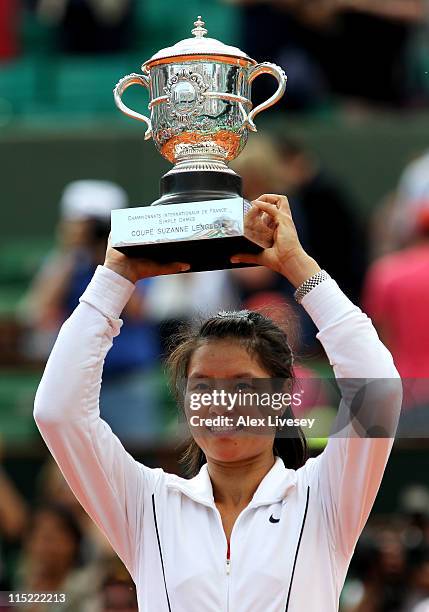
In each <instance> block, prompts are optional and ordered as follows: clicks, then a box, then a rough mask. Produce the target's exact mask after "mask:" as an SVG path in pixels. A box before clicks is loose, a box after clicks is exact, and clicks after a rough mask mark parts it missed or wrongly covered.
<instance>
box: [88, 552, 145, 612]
mask: <svg viewBox="0 0 429 612" xmlns="http://www.w3.org/2000/svg"><path fill="white" fill-rule="evenodd" d="M80 612H138V605H137V595H136V587H135V584H134V582H133V580H132V578H131V576H130V575H129V573H128V571H127V570H126V568H125V566H124V565H123V564H122V563H121V562H120V561H119V559H118V558H115V559H112V560H111V561H109V562H108V563H106V564H104V566H103V580H102V582H101V585H100V588H99V592H98V593H97V595H96V597H95V598H94V599H93V600H92V601H89V602H88V603H87V604H86V605H85V606H84V607H83V609H82V610H81V611H80Z"/></svg>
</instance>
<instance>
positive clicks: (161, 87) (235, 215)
mask: <svg viewBox="0 0 429 612" xmlns="http://www.w3.org/2000/svg"><path fill="white" fill-rule="evenodd" d="M194 26H195V27H194V29H193V30H192V34H193V38H188V39H185V40H182V41H180V42H178V43H177V44H175V45H173V46H172V47H168V48H166V49H162V50H161V51H159V52H158V53H156V54H155V55H153V56H152V57H151V58H150V59H149V60H147V61H146V62H144V63H143V64H142V67H141V68H142V73H141V74H136V73H134V74H130V75H127V76H125V77H123V78H122V79H121V80H120V81H119V82H118V84H117V85H116V87H115V89H114V99H115V103H116V105H117V107H118V108H119V109H120V110H121V111H122V112H123V113H124V114H126V115H128V116H129V117H132V118H133V119H137V120H139V121H142V122H144V123H145V124H146V126H147V128H146V132H145V139H146V140H148V139H150V138H153V140H154V143H155V146H156V148H157V149H158V151H159V152H160V153H161V155H162V156H163V157H164V158H165V159H167V160H168V161H169V162H171V163H172V164H173V168H172V169H171V170H170V171H169V172H167V173H166V174H165V175H164V176H163V177H162V178H161V197H160V198H159V199H158V200H156V201H155V202H153V203H152V206H159V205H164V206H176V207H177V206H179V205H180V206H181V207H182V208H181V210H180V214H179V210H178V209H177V208H176V209H171V210H170V209H168V211H167V210H166V209H163V210H162V212H160V214H161V217H162V218H161V217H156V218H157V221H156V222H155V225H154V227H153V228H152V225H151V219H152V217H149V216H148V214H147V213H146V215H145V214H143V213H142V217H141V219H140V221H141V224H140V225H141V227H140V230H139V233H138V234H136V233H134V234H132V231H133V230H132V229H131V226H132V225H133V224H132V223H131V222H128V226H127V223H126V219H125V216H126V212H125V211H115V213H114V215H112V245H113V246H114V247H115V248H118V249H119V250H122V251H123V252H126V253H127V254H128V255H130V256H134V257H147V258H154V259H156V260H157V261H172V259H174V260H176V261H178V260H180V261H189V262H190V263H191V265H192V271H196V270H198V269H200V270H203V269H219V268H225V267H233V266H232V264H231V263H230V262H229V257H230V255H232V254H234V253H236V252H239V251H243V250H244V251H248V252H257V251H260V250H261V249H262V248H266V247H267V246H270V245H269V244H268V243H267V238H266V231H262V232H258V231H257V228H255V227H253V228H249V227H248V226H247V227H245V226H246V220H245V216H246V213H247V212H248V210H249V207H250V204H249V203H248V202H246V201H245V200H243V197H242V185H241V178H240V176H239V175H237V174H236V173H235V172H234V171H233V170H232V169H231V168H229V167H228V162H230V161H231V160H233V159H235V158H236V157H237V156H238V155H239V154H240V152H241V151H242V150H243V148H244V146H245V145H246V142H247V139H248V135H249V131H256V126H255V123H254V118H255V117H256V115H257V114H258V113H260V112H261V111H263V110H265V109H267V108H269V107H270V106H272V105H273V104H275V103H276V102H278V100H280V98H281V97H282V96H283V94H284V91H285V87H286V75H285V73H284V71H283V70H282V69H281V68H280V67H279V66H276V65H275V64H271V63H269V62H263V63H260V64H258V63H257V62H256V61H255V60H253V59H252V58H250V57H249V56H248V55H246V54H245V53H244V52H243V51H241V50H240V49H238V48H237V47H231V46H228V45H225V44H224V43H222V42H220V41H218V40H216V39H213V38H206V34H207V30H206V28H205V27H204V26H205V24H204V22H203V21H202V20H201V17H198V19H197V21H196V22H195V23H194ZM261 74H270V75H272V76H274V77H275V78H276V79H277V81H278V87H277V90H276V92H275V93H274V94H273V95H272V96H271V97H270V98H269V99H268V100H266V101H265V102H263V103H262V104H260V105H259V106H257V107H256V108H253V105H252V102H251V85H252V82H253V81H254V79H255V78H256V77H257V76H259V75H261ZM135 84H137V85H141V86H143V87H145V88H147V89H148V90H149V97H150V101H149V105H148V108H149V110H150V118H149V117H147V116H145V115H143V114H141V113H138V112H136V111H134V110H132V109H130V108H128V107H127V106H126V105H125V104H124V102H123V100H122V95H123V93H124V92H125V90H126V89H127V88H128V87H130V86H131V85H135ZM221 201H222V205H219V206H215V204H214V203H215V202H218V203H219V202H221ZM196 202H200V203H205V205H206V206H205V208H201V207H200V209H199V210H200V214H199V215H198V214H196V215H195V214H192V215H190V214H189V215H187V213H186V212H185V209H183V205H185V204H190V205H191V207H190V208H191V209H192V211H190V212H192V213H195V205H193V204H194V203H196ZM227 202H228V203H227ZM210 204H212V206H210ZM225 207H226V208H225ZM133 210H134V211H136V210H142V209H133ZM175 210H176V212H177V213H178V214H177V215H174V214H173V213H174V211H175ZM129 216H133V217H136V216H138V215H129ZM167 216H169V218H170V221H171V226H172V227H173V228H177V229H179V233H177V232H176V233H175V232H174V231H172V232H170V235H165V232H161V231H159V226H163V227H164V229H165V226H166V225H168V219H167ZM181 218H182V220H183V219H184V218H187V219H188V222H186V223H187V225H186V227H188V230H187V231H183V230H180V228H179V226H180V223H181ZM190 219H193V221H189V220H190ZM156 224H158V226H157V225H156ZM182 225H183V224H182ZM143 226H144V227H143ZM133 227H135V223H134V225H133ZM157 227H158V231H157ZM151 228H152V229H153V230H154V232H152V233H151V232H150V231H149V230H150V229H151ZM265 229H266V228H265ZM213 230H216V231H213ZM249 230H250V231H249ZM259 235H260V236H263V238H261V239H259V240H258V236H259ZM137 238H138V239H139V240H136V239H137ZM208 240H210V241H213V240H218V241H220V242H219V244H217V245H216V252H217V255H213V253H212V250H213V248H214V247H215V244H214V243H213V242H211V243H210V244H208ZM178 243H181V244H178ZM178 257H179V259H177V258H178Z"/></svg>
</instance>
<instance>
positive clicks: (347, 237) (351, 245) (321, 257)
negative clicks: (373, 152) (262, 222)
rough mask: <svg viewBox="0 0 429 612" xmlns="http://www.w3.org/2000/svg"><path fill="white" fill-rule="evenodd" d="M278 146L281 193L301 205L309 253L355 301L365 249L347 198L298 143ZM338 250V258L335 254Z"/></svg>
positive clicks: (289, 141)
mask: <svg viewBox="0 0 429 612" xmlns="http://www.w3.org/2000/svg"><path fill="white" fill-rule="evenodd" d="M277 144H278V149H279V155H280V161H281V169H282V179H283V193H287V194H288V196H290V197H291V199H292V201H294V202H296V203H297V204H298V205H299V210H300V213H301V216H302V218H303V220H304V223H305V231H306V234H305V244H306V248H307V250H308V252H309V253H310V254H311V256H312V257H314V258H316V259H317V261H320V262H321V264H320V265H321V266H322V267H323V268H325V269H326V270H327V271H328V272H329V273H330V274H332V275H333V276H335V278H336V279H337V282H338V284H339V285H340V287H341V288H342V290H343V291H344V292H345V293H346V295H347V296H348V297H349V298H350V299H351V300H353V301H354V302H359V299H360V293H361V286H362V281H363V276H364V272H365V268H366V251H367V247H366V239H365V234H364V231H363V228H362V225H361V223H360V220H359V219H358V218H357V216H356V215H355V214H354V211H353V202H352V199H351V197H350V196H349V194H348V193H347V191H346V190H345V189H344V188H343V187H342V186H341V185H340V183H339V181H338V180H337V179H336V178H335V177H334V176H332V175H331V174H329V173H328V172H326V171H325V170H324V169H323V167H322V165H321V163H320V161H319V160H318V159H317V157H316V155H314V154H313V153H311V152H310V151H309V150H307V149H306V148H305V147H304V146H303V145H302V144H301V143H299V142H298V141H294V140H292V139H288V138H280V139H278V141H277ZM338 247H339V248H341V253H342V256H341V257H338V255H337V253H338V251H337V248H338Z"/></svg>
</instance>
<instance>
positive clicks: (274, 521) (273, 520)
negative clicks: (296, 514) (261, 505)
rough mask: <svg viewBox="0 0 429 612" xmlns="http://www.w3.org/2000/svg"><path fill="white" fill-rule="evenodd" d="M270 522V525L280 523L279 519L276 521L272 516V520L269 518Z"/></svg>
mask: <svg viewBox="0 0 429 612" xmlns="http://www.w3.org/2000/svg"><path fill="white" fill-rule="evenodd" d="M269 521H270V523H279V522H280V519H279V518H278V519H276V518H274V517H273V515H271V516H270V518H269Z"/></svg>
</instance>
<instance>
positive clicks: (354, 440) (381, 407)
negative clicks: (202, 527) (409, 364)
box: [302, 279, 402, 561]
mask: <svg viewBox="0 0 429 612" xmlns="http://www.w3.org/2000/svg"><path fill="white" fill-rule="evenodd" d="M302 305H303V306H304V308H305V309H306V310H307V312H308V314H309V315H310V316H311V318H312V319H313V321H314V323H315V324H316V326H317V328H318V329H319V332H318V334H317V338H318V339H319V340H320V342H321V343H322V345H323V347H324V349H325V351H326V354H327V356H328V358H329V362H330V364H331V365H332V366H333V369H334V373H335V377H336V379H337V382H338V384H339V387H340V390H341V393H342V400H341V403H340V410H339V413H341V414H340V415H339V419H340V421H341V419H343V421H342V423H341V425H340V426H339V427H338V428H337V431H338V429H339V428H340V427H341V428H342V429H341V432H340V433H339V434H337V436H332V435H331V437H330V438H329V441H328V444H327V446H326V448H325V450H324V451H323V452H322V453H321V455H319V457H317V459H316V460H314V462H312V467H313V469H314V471H313V478H314V479H315V484H316V487H315V489H316V491H317V494H318V495H319V498H320V502H321V506H322V512H323V514H324V516H325V519H326V524H327V528H328V530H329V533H330V537H331V541H332V543H333V546H335V549H336V550H337V551H338V552H340V553H341V554H342V555H343V559H344V560H346V561H347V560H348V559H349V558H350V556H351V554H352V553H353V550H354V547H355V545H356V542H357V540H358V538H359V535H360V533H361V531H362V529H363V527H364V525H365V523H366V521H367V518H368V516H369V513H370V511H371V508H372V506H373V503H374V500H375V497H376V495H377V492H378V489H379V486H380V483H381V479H382V477H383V473H384V469H385V467H386V463H387V460H388V457H389V454H390V451H391V448H392V445H393V436H394V435H395V432H396V427H397V423H398V419H399V415H400V411H401V403H402V384H401V380H400V378H399V374H398V372H397V370H396V368H395V365H394V363H393V359H392V356H391V354H390V353H389V351H388V350H387V349H386V347H385V346H384V345H383V344H382V343H381V341H380V340H379V338H378V335H377V332H376V331H375V329H374V327H373V325H372V323H371V320H370V319H369V318H368V317H367V316H366V315H365V314H364V313H363V312H362V311H361V310H360V309H359V308H358V307H357V306H355V305H354V304H353V303H352V302H351V301H350V300H349V299H348V298H347V297H346V296H345V295H344V293H343V292H342V291H341V290H340V288H339V287H338V285H337V283H336V282H335V281H334V280H333V279H329V280H326V281H324V282H322V283H320V285H318V286H316V287H315V288H314V289H312V290H311V291H310V292H309V293H308V294H307V295H306V296H304V298H303V300H302ZM356 400H358V401H356ZM350 408H352V410H350ZM351 412H352V414H354V415H357V418H355V419H353V422H352V421H351V420H350V414H351ZM344 416H345V420H344ZM363 421H364V423H362V422H363ZM371 423H376V424H377V425H378V426H380V425H381V426H382V427H383V428H384V430H385V431H387V432H388V434H387V435H383V437H381V436H380V437H370V436H367V435H363V436H362V435H357V434H356V432H357V431H358V430H359V428H360V426H361V425H362V424H363V425H364V427H363V430H365V429H368V425H370V424H371ZM360 433H361V432H360Z"/></svg>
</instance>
